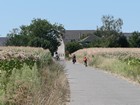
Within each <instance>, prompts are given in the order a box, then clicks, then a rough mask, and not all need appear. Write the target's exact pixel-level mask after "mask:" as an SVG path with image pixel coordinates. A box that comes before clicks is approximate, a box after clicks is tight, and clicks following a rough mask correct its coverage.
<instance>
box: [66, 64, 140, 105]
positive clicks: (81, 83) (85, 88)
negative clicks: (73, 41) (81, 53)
mask: <svg viewBox="0 0 140 105" xmlns="http://www.w3.org/2000/svg"><path fill="white" fill-rule="evenodd" d="M65 63H66V65H65V66H66V70H67V76H68V81H69V85H70V103H69V104H68V105H140V86H138V85H134V84H132V83H130V82H128V81H126V80H123V79H121V78H117V77H115V76H112V75H111V74H108V73H105V72H103V71H102V70H96V69H94V68H91V67H84V65H82V64H72V63H71V62H65Z"/></svg>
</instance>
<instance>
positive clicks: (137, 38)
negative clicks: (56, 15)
mask: <svg viewBox="0 0 140 105" xmlns="http://www.w3.org/2000/svg"><path fill="white" fill-rule="evenodd" d="M128 41H129V43H130V46H131V47H140V33H139V32H137V31H135V32H133V33H132V35H131V36H130V37H129V39H128Z"/></svg>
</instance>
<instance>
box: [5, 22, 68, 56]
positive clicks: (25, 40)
mask: <svg viewBox="0 0 140 105" xmlns="http://www.w3.org/2000/svg"><path fill="white" fill-rule="evenodd" d="M64 32H65V29H64V27H63V25H61V24H51V23H50V22H48V21H47V20H45V19H33V20H32V21H31V24H30V25H28V26H25V25H22V26H21V27H20V29H17V30H15V29H13V31H12V32H11V33H10V34H8V35H7V36H8V37H9V40H8V41H7V45H15V46H33V47H42V48H44V49H49V50H50V51H51V53H52V54H53V52H55V51H56V50H57V48H58V47H59V46H60V41H61V37H62V35H63V33H64Z"/></svg>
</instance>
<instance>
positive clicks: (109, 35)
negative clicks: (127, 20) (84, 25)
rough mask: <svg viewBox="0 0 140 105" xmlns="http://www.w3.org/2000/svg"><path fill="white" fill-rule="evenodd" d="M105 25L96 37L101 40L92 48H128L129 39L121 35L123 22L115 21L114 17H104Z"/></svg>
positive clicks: (96, 33)
mask: <svg viewBox="0 0 140 105" xmlns="http://www.w3.org/2000/svg"><path fill="white" fill-rule="evenodd" d="M102 23H103V25H102V26H101V27H100V28H97V31H96V32H95V35H97V36H99V37H100V38H101V39H100V40H98V41H96V42H94V43H93V44H92V46H95V47H96V46H97V47H128V46H129V43H128V41H127V38H126V37H125V36H124V35H123V34H122V33H121V29H122V25H123V21H122V20H121V19H120V18H119V19H114V17H113V16H109V15H108V16H103V17H102Z"/></svg>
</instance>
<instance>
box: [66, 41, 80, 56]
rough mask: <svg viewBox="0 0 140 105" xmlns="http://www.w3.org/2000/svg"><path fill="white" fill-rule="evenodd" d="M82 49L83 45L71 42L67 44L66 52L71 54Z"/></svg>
mask: <svg viewBox="0 0 140 105" xmlns="http://www.w3.org/2000/svg"><path fill="white" fill-rule="evenodd" d="M79 49H82V45H80V44H79V43H78V42H69V43H67V44H66V51H68V52H69V54H71V53H73V52H75V51H77V50H79Z"/></svg>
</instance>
